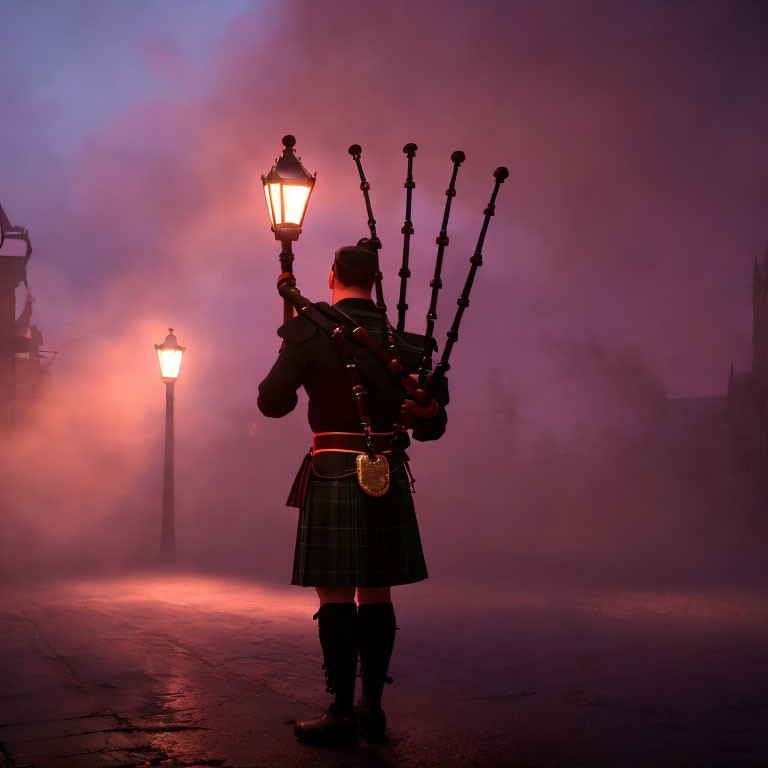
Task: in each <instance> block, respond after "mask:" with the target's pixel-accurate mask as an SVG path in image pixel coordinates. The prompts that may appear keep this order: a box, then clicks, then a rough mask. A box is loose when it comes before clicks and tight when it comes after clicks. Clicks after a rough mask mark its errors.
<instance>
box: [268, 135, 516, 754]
mask: <svg viewBox="0 0 768 768" xmlns="http://www.w3.org/2000/svg"><path fill="white" fill-rule="evenodd" d="M283 144H284V145H285V150H284V152H283V156H282V157H281V158H279V159H276V161H275V165H274V166H273V167H272V170H271V171H270V173H269V174H268V175H267V176H266V177H264V176H263V177H262V181H263V182H264V189H265V194H266V197H267V208H268V211H269V214H270V218H271V220H272V229H273V232H274V233H275V238H276V239H278V240H280V241H281V242H282V245H283V250H282V253H281V254H280V264H281V268H282V274H281V275H280V278H279V279H278V292H279V293H280V295H281V296H282V297H283V298H284V300H285V314H284V317H285V319H286V322H285V323H284V324H283V325H282V326H281V327H280V329H279V330H278V335H279V336H280V337H281V338H282V345H281V347H280V352H279V355H278V358H277V361H276V362H275V364H274V365H273V367H272V369H271V370H270V372H269V374H268V375H267V377H266V378H265V379H264V381H262V382H261V384H260V385H259V397H258V407H259V409H260V410H261V412H262V413H263V414H265V415H266V416H271V417H275V418H279V417H281V416H285V415H286V414H287V413H289V412H290V411H292V410H293V409H294V408H295V407H296V404H297V402H298V396H297V391H298V389H299V388H300V387H304V389H305V390H306V392H307V395H308V398H309V406H308V418H309V425H310V427H311V429H312V431H313V433H314V438H313V445H312V448H311V449H310V452H309V453H308V454H307V455H306V456H305V459H304V462H303V463H302V465H301V468H300V469H299V472H298V474H297V476H296V479H295V481H294V483H293V487H292V488H291V492H290V494H289V498H288V501H287V504H288V505H289V506H294V507H297V508H298V509H299V510H300V512H299V520H298V530H297V535H296V547H295V552H294V562H293V577H292V583H293V584H297V585H300V586H304V587H314V588H315V589H316V590H317V594H318V597H319V600H320V608H319V610H318V612H317V613H316V614H315V615H314V617H313V618H315V619H317V622H318V630H319V636H320V645H321V648H322V652H323V658H324V664H323V668H324V669H325V675H326V682H327V690H328V692H329V693H332V694H333V696H334V698H333V701H332V703H331V704H330V706H329V707H328V708H327V709H326V711H325V712H324V713H323V714H322V715H321V716H320V717H317V718H315V719H313V720H306V721H299V722H297V723H296V724H295V726H294V731H295V734H296V736H297V737H298V738H299V740H300V741H302V742H304V743H309V744H326V745H356V744H357V743H358V735H360V736H362V737H363V738H364V739H365V740H366V741H368V742H383V741H385V740H386V738H387V735H386V717H385V715H384V712H383V710H382V708H381V698H382V692H383V689H384V685H385V683H386V682H391V680H392V679H391V678H390V677H389V676H388V671H389V664H390V658H391V655H392V649H393V647H394V643H395V631H396V630H397V629H398V627H396V624H395V612H394V607H393V605H392V595H391V587H393V586H396V585H400V584H410V583H414V582H417V581H421V580H423V579H426V578H427V567H426V563H425V561H424V553H423V551H422V547H421V538H420V535H419V527H418V523H417V520H416V515H415V511H414V506H413V499H412V492H413V484H414V480H413V476H412V474H411V471H410V466H409V461H408V455H407V453H406V449H407V448H408V446H409V444H410V440H411V437H412V438H413V439H415V440H418V441H429V440H437V439H439V438H440V437H441V436H442V435H443V434H444V432H445V428H446V423H447V415H446V411H445V408H446V406H447V405H448V400H449V398H448V383H447V378H446V373H447V371H448V369H449V368H450V363H449V358H450V355H451V351H452V349H453V346H454V344H455V343H456V341H457V340H458V331H459V326H460V323H461V319H462V316H463V313H464V311H465V309H466V308H467V307H468V306H469V294H470V291H471V288H472V285H473V282H474V278H475V274H476V271H477V269H478V267H479V266H481V264H482V247H483V242H484V239H485V235H486V232H487V229H488V224H489V222H490V218H491V217H492V216H493V215H494V213H495V201H496V195H497V193H498V191H499V186H500V185H501V184H502V183H503V182H504V180H505V179H506V178H507V177H508V175H509V173H508V171H507V169H506V168H503V167H500V168H497V169H496V170H495V171H494V179H495V184H494V188H493V192H492V194H491V198H490V201H489V203H488V205H487V206H486V208H485V211H484V219H483V225H482V228H481V231H480V235H479V237H478V241H477V246H476V248H475V251H474V253H473V254H472V256H471V258H470V260H469V261H470V270H469V275H468V276H467V279H466V282H465V284H464V288H463V290H462V293H461V295H460V296H459V299H458V301H457V305H458V307H457V310H456V313H455V316H454V318H453V322H452V324H451V326H450V329H449V330H448V333H447V337H446V344H445V347H444V349H443V351H442V355H441V357H440V360H439V362H438V363H437V365H436V366H434V369H433V365H432V356H433V353H435V352H437V351H438V347H437V343H436V342H435V340H434V327H435V321H436V319H437V314H436V307H437V297H438V291H439V290H440V288H441V287H442V281H441V277H440V274H441V269H442V263H443V255H444V250H445V248H446V246H447V245H448V243H449V238H448V234H447V226H448V217H449V213H450V209H451V201H452V199H453V197H454V196H455V195H456V189H455V182H456V175H457V172H458V169H459V166H460V165H461V163H462V162H463V161H464V159H465V156H464V153H463V152H460V151H456V152H454V153H453V154H452V155H451V160H452V161H453V171H452V174H451V181H450V184H449V186H448V189H447V190H446V193H445V194H446V203H445V210H444V213H443V219H442V226H441V228H440V233H439V234H438V236H437V239H436V243H437V246H438V250H437V259H436V264H435V273H434V277H433V279H432V281H431V282H430V286H431V288H432V294H431V300H430V305H429V310H428V313H427V325H426V331H425V334H424V335H418V334H413V333H408V332H406V331H405V330H404V323H405V312H406V310H407V308H408V305H407V303H406V281H407V279H408V278H409V277H410V269H409V265H408V260H409V251H410V237H411V235H412V234H413V231H414V228H413V224H412V222H411V219H410V216H411V197H412V192H413V189H414V187H415V184H414V182H413V175H412V169H413V158H414V156H415V154H416V150H417V147H416V145H415V144H406V145H405V147H404V148H403V152H405V154H406V156H407V158H408V172H407V177H406V182H405V184H404V187H405V189H406V209H405V221H404V223H403V227H402V229H401V233H402V234H403V261H402V266H401V269H400V271H399V273H398V275H399V277H400V293H399V301H398V305H397V309H398V322H397V329H395V328H393V327H392V325H391V324H390V322H389V319H388V318H387V310H386V305H385V303H384V298H383V293H382V274H381V271H380V269H379V259H378V251H379V249H380V248H381V241H380V240H379V237H378V235H377V232H376V220H375V218H374V216H373V211H372V208H371V201H370V195H369V190H370V184H369V183H368V181H367V179H366V178H365V175H364V173H363V169H362V165H361V161H360V155H361V152H362V149H361V148H360V146H359V145H358V144H353V145H352V146H351V147H350V148H349V154H350V155H351V156H352V158H353V160H354V161H355V164H356V166H357V170H358V172H359V175H360V189H361V190H362V192H363V196H364V199H365V205H366V212H367V215H368V228H369V230H370V237H369V238H363V239H362V240H360V241H359V242H358V243H357V244H356V245H354V246H346V247H342V248H339V249H338V250H337V251H336V253H335V256H334V260H333V264H332V265H331V270H330V274H329V277H328V285H329V288H330V289H331V292H332V301H331V303H330V304H328V303H326V302H319V303H315V304H313V303H311V302H310V301H309V300H307V299H306V298H305V297H304V296H302V295H301V293H300V292H299V290H298V288H297V287H296V279H295V277H294V275H293V268H292V264H293V251H292V247H291V243H292V242H293V241H295V240H296V239H297V238H298V236H299V234H301V223H302V221H303V217H304V212H305V211H306V204H307V201H308V199H309V195H310V194H311V192H312V189H313V187H314V182H315V177H314V176H312V175H310V174H309V173H308V172H307V170H306V169H305V168H304V166H303V165H302V163H301V158H297V157H296V156H295V153H294V150H293V147H294V145H295V138H294V137H293V136H290V135H288V136H285V137H284V138H283ZM291 209H292V210H291ZM374 290H375V301H374V299H373V297H372V292H373V291H374ZM294 310H295V311H296V312H297V316H296V317H292V314H293V312H294ZM408 430H411V435H409V433H408ZM355 597H357V603H356V602H355ZM358 655H359V660H360V676H361V679H362V698H361V699H360V701H359V702H358V703H357V704H356V705H355V704H354V693H355V678H356V674H357V661H358Z"/></svg>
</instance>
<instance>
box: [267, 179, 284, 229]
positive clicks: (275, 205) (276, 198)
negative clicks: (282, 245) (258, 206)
mask: <svg viewBox="0 0 768 768" xmlns="http://www.w3.org/2000/svg"><path fill="white" fill-rule="evenodd" d="M267 186H268V187H269V197H270V199H271V205H270V207H269V208H270V211H271V212H272V221H274V222H275V224H282V223H283V206H282V204H281V203H280V187H281V186H282V184H280V182H279V181H278V182H274V183H271V184H268V185H267Z"/></svg>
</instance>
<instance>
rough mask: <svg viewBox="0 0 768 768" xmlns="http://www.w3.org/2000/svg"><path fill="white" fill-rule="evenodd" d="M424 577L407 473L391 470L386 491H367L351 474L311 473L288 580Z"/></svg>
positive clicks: (382, 581) (365, 583)
mask: <svg viewBox="0 0 768 768" xmlns="http://www.w3.org/2000/svg"><path fill="white" fill-rule="evenodd" d="M426 578H427V566H426V563H425V562H424V553H423V552H422V549H421V538H420V537H419V525H418V523H417V522H416V512H415V510H414V508H413V499H412V498H411V489H410V485H409V483H408V476H407V474H406V472H405V468H404V467H403V465H402V464H400V465H399V466H397V467H396V468H394V469H393V471H392V473H391V476H390V487H389V490H388V491H387V492H386V493H385V494H384V495H383V496H379V497H373V496H369V495H368V494H366V493H365V492H363V491H362V490H361V488H360V486H359V485H358V483H357V477H356V476H355V475H352V476H349V477H342V478H339V479H324V478H320V477H317V476H315V475H312V477H311V480H310V481H309V488H308V490H307V496H306V501H305V503H304V505H303V506H302V508H301V511H300V512H299V525H298V531H297V533H296V551H295V554H294V559H293V578H292V580H291V583H292V584H298V585H299V586H302V587H387V586H394V585H396V584H411V583H413V582H415V581H421V580H422V579H426Z"/></svg>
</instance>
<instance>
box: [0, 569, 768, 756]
mask: <svg viewBox="0 0 768 768" xmlns="http://www.w3.org/2000/svg"><path fill="white" fill-rule="evenodd" d="M394 597H395V603H396V611H397V617H398V626H399V627H400V628H401V630H400V631H399V632H398V638H397V641H398V642H397V646H396V649H395V654H394V658H393V663H392V668H391V674H392V676H393V677H394V678H395V682H394V684H393V685H391V686H388V687H387V690H386V691H385V709H386V711H387V716H388V720H389V722H390V730H391V741H390V743H388V744H386V745H379V746H368V745H365V744H362V745H361V746H360V747H359V748H358V749H343V750H342V749H318V748H312V747H306V746H302V745H299V744H297V743H296V742H295V740H294V737H293V732H292V722H293V720H294V719H295V718H297V717H298V718H302V717H305V716H307V715H313V714H314V713H316V712H319V711H320V710H321V709H322V708H323V707H324V706H325V705H326V704H327V702H328V698H329V697H328V695H327V694H326V693H325V685H324V678H323V674H322V671H321V669H320V662H321V660H320V650H319V644H318V642H317V636H316V626H317V625H316V624H315V622H313V621H312V620H311V615H312V613H313V611H314V610H315V609H316V607H315V601H314V600H313V599H312V594H311V593H310V592H309V591H308V590H301V589H298V588H295V587H286V588H275V587H270V586H264V585H259V584H255V583H252V582H247V581H236V580H231V579H222V578H214V577H202V576H191V575H190V576H181V575H176V576H168V575H166V576H162V575H161V576H142V577H136V578H121V579H114V580H103V581H79V582H67V583H61V584H56V585H48V586H44V587H43V586H37V587H34V588H31V587H30V588H24V589H22V588H15V589H5V590H3V591H2V592H1V593H0V633H1V634H0V641H1V644H0V745H1V746H0V766H2V768H9V767H12V768H22V767H23V766H44V767H45V768H49V767H50V768H100V767H101V766H155V765H159V766H166V767H168V766H222V767H224V766H229V767H230V768H249V767H251V766H253V767H256V766H259V767H262V766H264V767H267V766H297V767H303V766H339V767H341V766H348V767H349V768H352V767H353V766H370V767H371V768H385V767H387V766H510V767H514V766H520V767H523V766H531V767H533V766H678V767H682V766H685V767H686V768H687V767H688V766H690V767H691V768H695V767H696V766H723V767H727V768H731V767H732V766H734V767H735V766H754V767H755V768H758V766H760V767H764V766H766V765H768V642H767V641H768V605H767V604H766V601H765V599H764V598H763V597H761V596H760V595H758V594H755V593H745V592H716V593H707V594H702V593H654V594H651V593H619V592H610V593H609V592H595V591H576V590H572V591H570V592H569V593H565V592H554V591H552V590H544V589H538V590H537V591H535V592H534V591H530V590H523V589H519V590H518V591H515V592H498V593H494V592H489V591H488V590H474V591H473V590H470V589H468V588H467V589H463V590H462V589H459V590H456V589H451V590H449V589H447V588H443V589H442V591H441V590H440V588H439V585H438V584H436V583H432V582H430V581H427V582H424V583H421V584H417V585H411V586H409V587H401V588H396V589H395V590H394Z"/></svg>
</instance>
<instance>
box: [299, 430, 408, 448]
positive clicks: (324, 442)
mask: <svg viewBox="0 0 768 768" xmlns="http://www.w3.org/2000/svg"><path fill="white" fill-rule="evenodd" d="M394 435H395V433H394V432H371V440H372V442H373V450H374V452H375V453H390V452H391V451H392V438H393V437H394ZM367 450H368V449H367V447H366V445H365V436H364V435H363V434H362V433H361V432H318V433H317V434H316V435H315V440H314V444H313V447H312V453H322V452H323V451H337V452H340V453H365V452H366V451H367Z"/></svg>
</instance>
